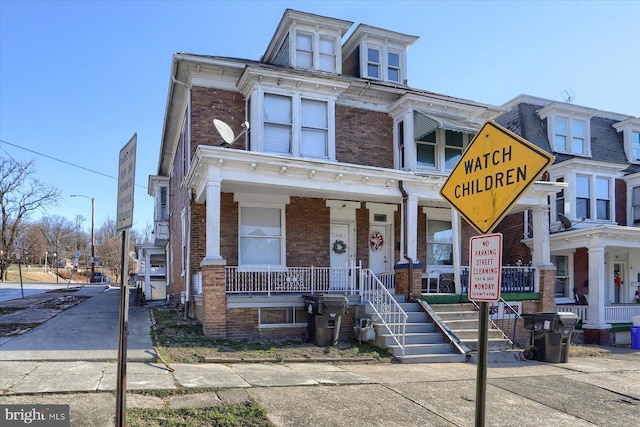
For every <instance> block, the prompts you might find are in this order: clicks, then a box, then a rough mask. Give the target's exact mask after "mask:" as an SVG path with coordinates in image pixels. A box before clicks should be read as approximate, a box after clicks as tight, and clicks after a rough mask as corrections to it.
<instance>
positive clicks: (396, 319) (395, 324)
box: [360, 269, 409, 356]
mask: <svg viewBox="0 0 640 427" xmlns="http://www.w3.org/2000/svg"><path fill="white" fill-rule="evenodd" d="M360 302H363V303H364V302H368V303H369V304H370V305H371V307H372V308H373V310H374V311H375V314H376V316H377V317H378V320H379V321H380V322H382V324H383V326H384V327H385V328H387V330H388V331H389V333H390V334H391V337H392V338H393V340H394V341H395V342H396V343H397V344H398V346H400V351H401V354H402V356H404V348H405V335H406V329H407V319H408V317H409V316H408V315H407V313H406V312H405V311H404V310H403V309H402V307H401V306H400V304H399V303H398V302H397V301H396V299H395V298H394V297H393V295H392V294H391V293H390V292H389V290H388V289H387V288H386V287H385V286H384V284H383V283H382V282H381V281H380V280H379V279H378V278H377V277H376V275H375V274H374V273H373V272H372V271H371V270H370V269H362V270H361V273H360Z"/></svg>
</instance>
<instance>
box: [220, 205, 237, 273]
mask: <svg viewBox="0 0 640 427" xmlns="http://www.w3.org/2000/svg"><path fill="white" fill-rule="evenodd" d="M220 222H221V224H223V226H222V227H220V255H221V256H222V258H224V259H225V260H226V261H227V265H238V204H237V203H236V202H234V201H233V194H232V193H222V194H221V195H220Z"/></svg>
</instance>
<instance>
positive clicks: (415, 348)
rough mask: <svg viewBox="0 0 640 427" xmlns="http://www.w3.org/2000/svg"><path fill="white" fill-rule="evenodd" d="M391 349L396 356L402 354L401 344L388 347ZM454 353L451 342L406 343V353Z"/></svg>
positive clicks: (414, 354)
mask: <svg viewBox="0 0 640 427" xmlns="http://www.w3.org/2000/svg"><path fill="white" fill-rule="evenodd" d="M388 349H389V350H391V354H393V356H394V357H400V356H402V349H401V348H400V346H399V345H392V346H389V348H388ZM449 353H452V349H451V344H449V343H444V342H441V343H438V344H405V346H404V355H405V356H416V355H421V354H449Z"/></svg>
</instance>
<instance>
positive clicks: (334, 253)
mask: <svg viewBox="0 0 640 427" xmlns="http://www.w3.org/2000/svg"><path fill="white" fill-rule="evenodd" d="M354 228H355V226H354V225H353V224H352V223H349V222H332V223H331V236H330V239H329V253H330V258H329V261H330V267H331V278H330V282H329V287H330V289H347V288H348V287H349V285H350V283H351V276H352V274H350V273H352V272H351V270H350V267H352V266H353V260H354V259H355V249H356V248H355V246H356V245H355V230H354Z"/></svg>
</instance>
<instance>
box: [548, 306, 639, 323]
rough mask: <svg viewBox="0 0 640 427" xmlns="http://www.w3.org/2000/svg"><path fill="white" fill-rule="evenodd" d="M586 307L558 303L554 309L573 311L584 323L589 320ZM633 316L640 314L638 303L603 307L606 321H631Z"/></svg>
mask: <svg viewBox="0 0 640 427" xmlns="http://www.w3.org/2000/svg"><path fill="white" fill-rule="evenodd" d="M588 307H589V306H588V305H558V306H556V310H557V311H568V312H571V313H574V314H575V315H577V316H578V318H579V319H581V320H582V323H585V322H587V321H588V320H589V319H588V318H587V311H588V310H587V308H588ZM634 316H640V305H639V304H620V305H609V306H606V307H605V308H604V321H605V322H607V323H631V321H632V320H633V317H634Z"/></svg>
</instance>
